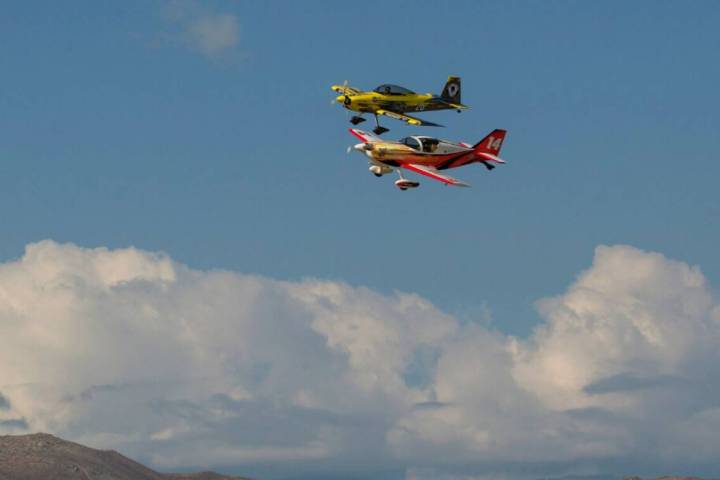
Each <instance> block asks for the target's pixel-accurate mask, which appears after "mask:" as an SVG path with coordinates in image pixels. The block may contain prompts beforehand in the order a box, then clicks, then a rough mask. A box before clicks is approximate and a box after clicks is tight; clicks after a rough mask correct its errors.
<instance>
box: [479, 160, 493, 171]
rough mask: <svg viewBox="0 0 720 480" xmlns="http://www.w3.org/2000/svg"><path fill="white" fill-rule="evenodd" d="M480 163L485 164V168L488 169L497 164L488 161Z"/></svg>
mask: <svg viewBox="0 0 720 480" xmlns="http://www.w3.org/2000/svg"><path fill="white" fill-rule="evenodd" d="M480 163H482V164H483V165H485V168H487V169H488V170H492V169H493V168H495V165H493V164H491V163H488V162H480Z"/></svg>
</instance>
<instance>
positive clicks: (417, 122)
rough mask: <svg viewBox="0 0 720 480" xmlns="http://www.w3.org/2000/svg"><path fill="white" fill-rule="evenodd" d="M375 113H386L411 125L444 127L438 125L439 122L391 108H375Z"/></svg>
mask: <svg viewBox="0 0 720 480" xmlns="http://www.w3.org/2000/svg"><path fill="white" fill-rule="evenodd" d="M375 114H376V115H385V116H386V117H390V118H394V119H395V120H400V121H402V122H405V123H407V124H409V125H422V126H423V127H442V125H438V124H437V123H432V122H426V121H425V120H420V119H419V118H416V117H411V116H410V115H405V114H404V113H397V112H391V111H390V110H383V109H380V110H375Z"/></svg>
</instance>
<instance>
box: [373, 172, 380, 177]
mask: <svg viewBox="0 0 720 480" xmlns="http://www.w3.org/2000/svg"><path fill="white" fill-rule="evenodd" d="M373 175H375V176H376V177H378V178H379V177H382V173H373Z"/></svg>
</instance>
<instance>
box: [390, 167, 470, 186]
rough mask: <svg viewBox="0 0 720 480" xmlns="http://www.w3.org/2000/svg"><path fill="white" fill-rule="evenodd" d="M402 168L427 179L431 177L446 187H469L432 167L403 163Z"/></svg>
mask: <svg viewBox="0 0 720 480" xmlns="http://www.w3.org/2000/svg"><path fill="white" fill-rule="evenodd" d="M400 166H401V167H402V168H405V169H407V170H411V171H413V172H415V173H419V174H420V175H425V176H426V177H430V178H432V179H433V180H437V181H439V182H442V183H444V184H445V185H453V186H455V187H469V186H470V185H468V184H467V183H464V182H461V181H460V180H458V179H456V178H453V177H450V176H448V175H443V174H442V173H440V172H439V171H437V170H435V169H434V168H432V167H426V166H424V165H417V164H414V163H403V164H402V165H400Z"/></svg>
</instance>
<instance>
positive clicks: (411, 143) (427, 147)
mask: <svg viewBox="0 0 720 480" xmlns="http://www.w3.org/2000/svg"><path fill="white" fill-rule="evenodd" d="M400 143H402V144H403V145H407V146H408V147H410V148H412V149H413V150H417V151H418V152H425V153H433V152H434V151H435V150H437V147H438V144H439V143H440V140H438V139H437V138H431V137H405V138H403V139H401V140H400Z"/></svg>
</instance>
